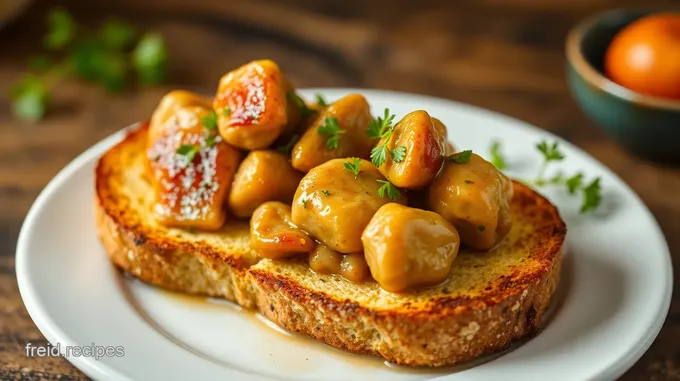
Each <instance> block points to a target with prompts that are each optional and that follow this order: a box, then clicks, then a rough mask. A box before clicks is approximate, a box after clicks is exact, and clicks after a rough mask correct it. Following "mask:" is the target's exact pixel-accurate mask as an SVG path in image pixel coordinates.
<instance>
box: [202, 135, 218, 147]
mask: <svg viewBox="0 0 680 381" xmlns="http://www.w3.org/2000/svg"><path fill="white" fill-rule="evenodd" d="M217 139H218V137H217V136H215V135H210V136H207V137H206V138H205V146H206V147H208V148H210V147H212V146H214V145H215V144H217V142H218V141H219V140H217Z"/></svg>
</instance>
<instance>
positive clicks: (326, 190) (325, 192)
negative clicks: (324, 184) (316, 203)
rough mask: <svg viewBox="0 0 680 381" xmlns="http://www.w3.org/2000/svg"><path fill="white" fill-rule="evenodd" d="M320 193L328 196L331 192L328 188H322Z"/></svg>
mask: <svg viewBox="0 0 680 381" xmlns="http://www.w3.org/2000/svg"><path fill="white" fill-rule="evenodd" d="M321 193H323V195H324V196H328V195H330V194H331V192H329V191H328V189H324V190H322V191H321Z"/></svg>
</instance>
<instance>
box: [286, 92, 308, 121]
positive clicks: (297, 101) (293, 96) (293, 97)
mask: <svg viewBox="0 0 680 381" xmlns="http://www.w3.org/2000/svg"><path fill="white" fill-rule="evenodd" d="M286 98H288V101H290V102H292V103H293V104H294V105H295V107H297V108H298V109H299V110H300V115H302V117H303V118H304V117H306V116H309V115H312V114H314V110H312V109H310V108H309V107H307V103H305V101H304V100H303V99H302V98H300V96H299V95H297V93H295V92H294V91H291V92H290V93H287V94H286Z"/></svg>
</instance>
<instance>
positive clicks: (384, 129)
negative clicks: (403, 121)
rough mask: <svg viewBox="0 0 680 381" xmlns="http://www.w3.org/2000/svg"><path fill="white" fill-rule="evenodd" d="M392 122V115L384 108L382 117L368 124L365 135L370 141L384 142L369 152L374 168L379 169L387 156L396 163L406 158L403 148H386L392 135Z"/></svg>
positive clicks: (404, 148)
mask: <svg viewBox="0 0 680 381" xmlns="http://www.w3.org/2000/svg"><path fill="white" fill-rule="evenodd" d="M392 121H394V114H390V110H389V109H387V108H386V109H385V113H384V116H383V117H378V118H376V119H375V120H371V121H370V122H369V123H368V129H367V130H366V135H368V137H369V138H371V139H384V140H385V142H384V143H383V144H379V145H377V146H375V147H374V148H373V149H372V150H371V161H372V162H373V165H375V166H376V167H380V166H381V165H383V164H384V163H385V161H387V155H389V156H390V157H391V158H392V160H393V161H394V162H396V163H401V162H402V161H404V157H405V156H406V147H405V146H399V147H396V148H395V149H393V150H392V149H390V148H389V147H388V145H389V143H390V139H391V138H392V134H393V133H394V126H392Z"/></svg>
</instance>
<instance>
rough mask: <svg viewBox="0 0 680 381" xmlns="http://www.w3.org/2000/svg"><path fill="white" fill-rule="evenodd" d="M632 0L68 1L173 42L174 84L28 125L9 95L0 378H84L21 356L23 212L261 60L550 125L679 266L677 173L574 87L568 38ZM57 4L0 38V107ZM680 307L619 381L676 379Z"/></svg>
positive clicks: (33, 336)
mask: <svg viewBox="0 0 680 381" xmlns="http://www.w3.org/2000/svg"><path fill="white" fill-rule="evenodd" d="M284 3H286V5H284ZM625 3H630V4H632V3H634V1H632V0H631V1H619V0H557V1H556V0H553V1H543V0H484V1H474V2H464V1H460V2H455V3H454V2H447V1H435V0H420V1H417V2H411V1H395V0H381V1H373V2H369V1H363V0H336V1H314V0H295V1H285V2H284V1H277V0H269V1H263V0H257V1H256V0H233V1H221V0H205V1H200V0H194V1H170V0H167V1H162V0H155V1H148V0H144V1H142V0H117V1H115V2H114V1H109V2H94V1H88V0H79V1H66V2H65V6H66V7H67V8H68V9H69V10H71V11H72V13H74V14H75V16H76V18H77V19H79V20H84V21H85V22H86V23H87V24H92V25H97V24H98V23H99V22H100V21H101V20H102V19H103V18H105V17H106V16H108V15H111V14H114V15H119V16H121V17H123V18H125V19H127V20H130V21H133V22H135V23H136V24H138V25H140V26H143V27H145V28H149V29H155V30H158V31H160V32H162V33H163V35H164V36H165V38H166V40H167V42H168V44H169V50H170V57H171V59H170V78H169V81H168V83H167V85H165V86H162V87H157V88H153V89H130V90H128V92H126V93H123V94H121V95H117V96H112V95H109V94H107V93H106V92H105V91H103V90H101V89H100V88H98V87H96V86H93V85H87V84H79V83H67V84H64V85H61V86H59V88H58V89H57V90H56V91H55V94H54V103H53V104H54V105H53V107H52V108H51V109H50V113H49V115H48V117H47V118H46V119H45V120H43V121H41V122H40V123H38V124H34V125H29V124H24V123H19V122H17V121H15V120H13V119H12V117H11V115H10V113H9V107H8V104H7V99H6V98H3V102H2V104H1V107H0V308H1V309H2V315H1V316H2V318H0V379H2V380H5V379H33V378H36V379H37V378H44V379H62V380H64V379H81V378H85V376H83V375H82V373H80V372H79V371H78V370H76V369H75V368H74V367H73V366H71V365H70V364H69V363H68V362H67V361H65V360H64V359H62V358H52V357H31V358H27V357H26V356H25V352H24V347H25V345H26V343H27V342H31V343H33V344H34V345H40V344H43V345H46V340H45V339H44V337H43V336H42V335H41V334H40V332H39V331H38V330H37V329H36V327H35V326H34V325H33V322H32V321H31V319H30V318H29V316H28V314H27V312H26V310H25V308H24V306H23V304H22V302H21V298H20V296H19V292H18V289H17V285H16V279H15V278H16V277H15V271H14V251H15V248H16V240H17V235H18V233H19V229H20V227H21V223H22V221H23V219H24V216H25V214H26V212H27V211H28V209H29V207H30V205H31V203H32V202H33V200H34V199H35V197H36V196H37V195H38V193H39V192H40V190H41V189H42V188H43V186H44V185H45V184H46V183H47V182H48V181H49V180H50V179H51V178H52V177H53V176H54V175H55V174H56V173H57V172H58V171H59V170H60V169H61V168H62V167H63V166H64V165H66V164H67V163H68V162H69V161H70V160H71V159H73V158H74V157H75V156H76V155H77V154H79V153H80V152H82V151H83V150H85V149H86V148H88V147H89V146H90V145H92V144H93V143H95V142H97V141H98V140H100V139H102V138H104V137H105V136H107V135H109V134H111V133H112V132H114V131H116V130H117V129H119V128H121V127H123V126H126V125H128V124H131V123H133V122H135V121H138V120H140V119H144V118H147V117H148V116H149V114H150V113H151V111H152V110H153V108H154V107H155V105H156V103H157V102H158V100H159V98H160V97H161V96H162V95H163V94H164V93H165V92H166V91H168V90H169V89H174V88H190V89H194V90H202V91H205V92H212V91H214V88H215V86H216V81H217V80H218V78H219V77H220V76H221V75H222V74H223V73H224V72H226V71H228V70H230V69H231V68H234V67H235V66H237V65H239V64H242V63H244V62H246V61H249V60H251V59H255V58H263V57H269V58H272V59H274V60H275V61H277V62H279V63H280V64H281V66H282V67H283V69H284V70H285V71H286V72H287V74H288V76H289V77H290V79H291V80H292V81H293V82H294V83H295V84H296V85H297V86H298V87H363V88H380V89H390V90H399V91H407V92H412V93H422V94H429V95H434V96H439V97H443V98H449V99H454V100H457V101H461V102H466V103H470V104H474V105H477V106H481V107H486V108H489V109H492V110H495V111H499V112H501V113H505V114H508V115H511V116H513V117H516V118H519V119H523V120H525V121H527V122H529V123H532V124H535V125H537V126H541V127H543V128H545V129H548V130H550V131H552V132H554V133H556V134H558V135H560V136H562V137H564V138H566V139H567V140H569V141H571V142H573V143H575V144H577V145H578V146H580V147H582V148H583V149H585V150H586V151H587V152H588V153H590V154H591V155H593V156H594V157H595V158H597V159H598V160H600V161H601V162H603V163H604V164H606V165H607V166H608V167H610V168H611V169H612V170H614V172H616V173H617V174H618V175H619V176H621V177H622V178H623V179H624V180H625V181H626V182H627V183H628V184H629V185H630V186H631V187H632V188H633V189H634V190H635V191H636V192H637V193H638V194H639V195H640V197H641V198H642V200H643V201H644V202H645V203H646V204H647V206H648V207H649V208H650V209H651V210H652V212H653V213H654V215H655V216H656V218H657V220H658V221H659V223H660V225H661V227H662V228H663V231H664V233H665V235H666V237H667V239H668V242H669V244H670V248H671V252H672V253H673V256H674V259H675V260H678V259H680V234H679V233H680V197H678V194H679V193H680V170H679V169H678V168H672V167H664V166H659V165H656V164H652V163H649V162H647V161H645V160H642V159H640V158H636V157H633V156H631V155H630V154H628V153H627V152H625V151H623V150H622V149H621V148H619V147H618V146H616V145H615V144H613V143H612V142H611V141H610V140H609V139H608V138H607V137H606V136H605V135H604V134H603V133H602V132H600V130H598V129H597V128H596V127H595V126H594V125H593V123H592V122H591V121H589V120H588V119H586V117H585V116H584V115H583V114H582V113H581V112H580V111H579V109H578V108H577V106H576V104H575V103H574V102H573V100H572V99H571V97H570V96H569V92H568V90H567V87H566V85H565V79H564V52H563V50H564V49H563V46H564V40H565V35H566V32H567V30H568V29H569V28H570V27H571V26H572V25H573V24H574V23H576V22H577V21H578V20H580V19H581V18H582V17H584V16H587V15H589V14H592V13H593V12H595V11H598V10H602V9H606V8H608V7H614V6H624V5H625ZM645 3H647V4H649V3H658V5H662V4H663V3H664V2H658V1H649V0H648V1H646V2H645ZM665 3H668V4H670V3H674V2H672V1H666V2H665ZM50 4H53V3H51V2H47V1H44V2H38V3H36V4H33V6H32V7H31V8H30V9H29V11H28V12H27V13H26V14H25V15H24V16H22V17H21V18H20V19H18V20H16V22H14V23H13V24H12V25H11V26H10V27H8V28H6V29H4V30H2V31H0V41H2V44H1V47H0V93H1V94H2V95H0V96H3V97H4V96H5V94H6V93H7V88H8V86H9V84H10V83H11V82H12V81H14V80H15V79H16V78H17V77H18V76H19V75H20V74H21V73H22V72H23V71H24V70H25V69H26V60H27V58H28V57H29V56H30V55H31V54H33V53H35V52H37V50H38V49H39V47H40V42H41V37H42V34H43V33H44V18H45V13H46V9H47V8H49V6H50ZM676 4H677V3H676ZM676 268H677V267H676ZM675 273H676V275H677V271H676V272H675ZM679 302H680V295H679V294H678V293H677V292H676V293H675V298H674V301H673V304H672V306H671V311H670V313H669V316H668V319H667V320H666V324H665V326H664V328H663V329H662V331H661V334H660V335H659V337H658V338H657V339H656V341H655V342H654V344H653V345H652V347H651V348H650V350H649V351H648V352H647V353H646V354H645V355H644V357H643V358H642V359H641V360H640V361H639V362H638V363H637V364H636V365H635V366H634V367H633V368H632V369H631V370H630V371H629V372H628V373H627V374H626V375H625V377H624V379H626V380H637V379H639V380H676V379H680V340H679V339H678V338H679V337H680V303H679Z"/></svg>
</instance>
